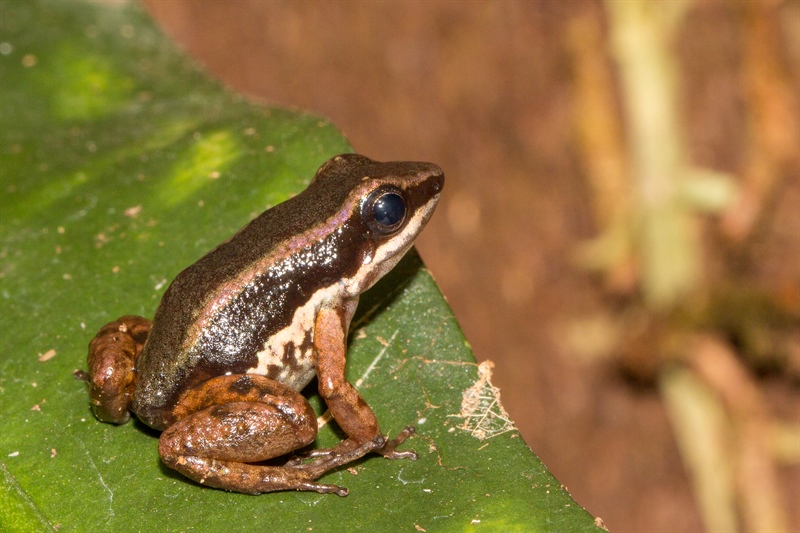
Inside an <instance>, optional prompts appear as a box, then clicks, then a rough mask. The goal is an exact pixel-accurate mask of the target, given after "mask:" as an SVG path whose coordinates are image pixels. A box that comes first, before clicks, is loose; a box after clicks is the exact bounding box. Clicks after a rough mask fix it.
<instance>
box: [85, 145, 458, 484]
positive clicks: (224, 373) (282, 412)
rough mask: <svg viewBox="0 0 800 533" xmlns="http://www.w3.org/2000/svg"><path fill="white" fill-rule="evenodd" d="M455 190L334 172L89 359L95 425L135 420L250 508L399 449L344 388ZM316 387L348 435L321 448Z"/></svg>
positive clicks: (335, 161) (353, 158)
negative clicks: (377, 311) (381, 292)
mask: <svg viewBox="0 0 800 533" xmlns="http://www.w3.org/2000/svg"><path fill="white" fill-rule="evenodd" d="M443 186H444V173H443V171H442V169H441V168H440V167H439V166H438V165H435V164H432V163H424V162H411V161H395V162H378V161H374V160H372V159H369V158H367V157H365V156H363V155H359V154H353V153H351V154H341V155H338V156H335V157H333V158H331V159H329V160H328V161H326V162H325V163H324V164H323V165H322V166H321V167H319V169H318V170H317V172H316V174H315V175H314V177H313V179H312V180H311V182H310V184H309V185H308V187H307V188H306V189H305V190H303V191H302V192H300V193H299V194H297V195H296V196H294V197H292V198H290V199H288V200H286V201H284V202H282V203H279V204H277V205H275V206H274V207H271V208H269V209H267V210H266V211H264V212H263V213H262V214H261V215H259V216H258V217H256V218H254V219H253V220H251V221H250V222H249V223H248V224H246V225H245V226H244V227H243V228H242V229H240V230H239V231H238V232H237V233H235V234H234V235H233V236H232V237H230V238H229V239H228V240H226V241H224V242H223V243H221V244H220V245H218V246H217V247H216V248H214V249H213V250H211V251H210V252H208V253H207V254H206V255H204V256H203V257H202V258H200V259H199V260H198V261H197V262H195V263H194V264H192V265H191V266H189V267H188V268H186V269H185V270H183V271H182V272H180V273H179V274H178V275H177V277H176V278H175V279H174V280H173V281H172V283H171V284H170V285H169V287H168V288H167V289H166V291H165V292H164V294H163V296H162V299H161V302H160V304H159V305H158V307H157V309H156V312H155V316H154V318H153V320H152V321H151V320H149V319H147V318H144V317H141V316H135V315H125V316H122V317H120V318H118V319H117V320H115V321H112V322H110V323H108V324H106V325H104V326H103V327H102V328H100V330H99V332H98V333H97V335H96V336H95V337H94V338H93V339H92V340H91V342H90V344H89V353H88V368H89V369H88V372H84V371H76V377H78V378H80V379H83V380H85V381H87V382H88V389H89V395H90V404H91V408H92V411H93V413H94V415H95V416H96V418H97V419H98V420H100V421H102V422H108V423H111V424H116V425H120V424H124V423H126V422H127V421H128V420H129V419H130V417H131V414H134V415H135V416H136V418H138V419H139V420H140V421H142V422H143V423H144V424H146V425H147V426H150V427H151V428H153V429H155V430H158V431H160V432H161V433H160V436H159V440H158V453H159V456H160V458H161V461H162V462H163V463H164V464H165V465H166V466H167V467H169V468H171V469H174V470H175V471H177V472H179V473H180V474H182V475H183V476H185V477H187V478H189V479H191V480H193V481H195V482H197V483H199V484H201V485H204V486H209V487H214V488H217V489H223V490H227V491H232V492H239V493H245V494H261V493H266V492H273V491H285V490H296V491H313V492H318V493H323V494H324V493H334V494H337V495H339V496H346V495H347V494H348V489H347V488H346V487H342V486H339V485H333V484H327V483H321V482H319V481H318V480H319V478H320V477H322V476H323V475H325V474H326V473H328V472H330V471H332V470H334V469H337V468H340V467H342V466H343V465H347V464H350V463H352V462H353V461H356V460H358V459H361V458H362V457H364V456H365V455H367V454H369V453H377V454H380V455H382V456H383V457H385V458H388V459H412V460H413V459H416V458H417V454H416V453H415V452H413V451H401V450H398V446H400V445H401V444H402V443H403V442H404V441H405V440H406V439H407V438H409V437H410V436H412V435H413V434H414V433H415V429H414V427H413V426H410V425H409V426H406V427H405V428H404V429H402V430H401V431H400V432H399V433H398V434H397V435H396V436H395V437H394V438H388V436H386V435H384V434H383V433H382V432H381V430H380V427H379V423H378V420H377V417H376V416H375V414H374V412H373V410H372V408H371V407H370V406H369V405H368V404H367V403H366V401H365V400H364V399H363V398H362V396H361V395H360V394H359V392H358V391H357V389H356V388H355V387H354V386H353V385H352V384H351V383H350V382H349V381H348V380H347V378H346V376H345V368H346V359H347V339H348V330H349V328H350V322H351V319H352V317H353V314H354V312H355V310H356V307H357V305H358V300H359V296H360V295H361V294H362V293H363V292H364V291H366V290H367V289H369V288H370V287H372V286H373V285H374V284H375V283H376V282H377V281H378V279H380V278H381V277H382V276H384V275H385V274H386V273H387V272H389V271H390V270H391V269H392V268H393V267H394V266H395V265H396V264H397V263H398V262H399V261H400V259H401V258H402V257H403V256H404V255H405V253H406V252H407V251H408V250H409V249H410V248H411V247H412V245H413V244H414V241H415V239H416V237H417V236H418V235H419V233H420V232H421V231H422V229H423V227H425V225H426V223H427V222H428V220H429V219H430V217H431V215H432V214H433V211H434V209H435V207H436V205H437V203H438V201H439V198H440V196H441V192H442V188H443ZM314 378H316V379H317V382H318V383H317V389H318V391H319V394H320V397H321V398H322V399H323V400H324V402H325V404H326V406H327V409H328V411H329V412H330V414H331V415H332V417H333V419H334V420H335V421H336V423H337V424H338V426H339V427H340V428H341V430H342V432H343V433H344V437H343V438H342V440H341V441H339V442H338V443H336V444H335V445H334V446H331V447H329V448H312V447H311V446H312V444H313V443H314V441H315V440H316V437H317V432H318V422H317V416H316V414H315V411H314V410H313V409H312V407H311V405H310V404H309V402H308V399H307V398H306V397H305V396H304V395H303V389H304V388H305V387H306V386H307V385H309V383H311V382H312V380H313V379H314Z"/></svg>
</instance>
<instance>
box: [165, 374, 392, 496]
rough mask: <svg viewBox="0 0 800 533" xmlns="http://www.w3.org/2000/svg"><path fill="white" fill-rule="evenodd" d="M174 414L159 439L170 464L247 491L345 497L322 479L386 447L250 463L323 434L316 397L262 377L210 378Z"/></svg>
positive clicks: (191, 475)
mask: <svg viewBox="0 0 800 533" xmlns="http://www.w3.org/2000/svg"><path fill="white" fill-rule="evenodd" d="M174 414H175V417H176V418H177V419H178V421H177V422H176V423H175V424H173V425H172V426H170V427H169V428H167V429H166V430H165V431H164V432H163V433H162V434H161V437H160V439H159V443H158V452H159V454H160V455H161V458H162V460H163V461H164V463H165V464H166V465H167V466H169V467H170V468H173V469H175V470H177V471H178V472H180V473H181V474H183V475H185V476H186V477H188V478H190V479H193V480H194V481H197V482H198V483H202V484H204V485H208V486H211V487H216V488H220V489H225V490H231V491H235V492H243V493H247V494H260V493H262V492H271V491H277V490H304V491H316V492H322V493H330V492H333V493H336V494H338V495H340V496H344V495H346V494H347V489H346V488H343V487H339V486H336V485H325V484H320V483H315V480H316V479H317V478H319V477H320V476H322V475H323V474H324V473H326V472H328V471H329V470H331V469H334V468H336V467H338V466H341V465H343V464H346V463H349V462H351V461H354V460H356V459H358V458H360V457H362V456H363V455H365V454H367V453H369V452H370V451H372V450H374V449H376V448H379V447H381V446H383V444H384V440H383V439H382V438H379V439H375V440H372V441H368V442H365V443H363V444H362V445H361V446H359V447H355V448H353V449H350V450H346V451H342V453H339V454H332V455H329V456H326V457H325V458H323V459H317V460H314V461H311V462H307V463H292V464H290V465H284V466H265V465H254V464H249V463H257V462H260V461H266V460H268V459H273V458H275V457H280V456H282V455H286V454H289V453H291V452H293V451H295V450H297V449H299V448H302V447H303V446H306V445H308V444H310V443H311V442H313V441H314V439H315V438H316V435H317V418H316V415H315V413H314V411H313V410H312V408H311V406H310V405H309V404H308V401H306V399H305V398H304V397H303V396H302V395H301V394H300V393H298V392H296V391H295V390H293V389H292V388H290V387H288V386H286V385H284V384H282V383H279V382H277V381H275V380H272V379H269V378H267V377H264V376H259V375H250V374H239V375H236V374H234V375H229V376H221V377H218V378H213V379H211V380H208V381H206V382H204V383H202V384H201V385H200V386H198V387H195V388H193V389H190V390H189V391H188V392H186V393H184V394H183V395H182V396H181V398H180V400H179V402H178V405H177V406H176V408H175V412H174Z"/></svg>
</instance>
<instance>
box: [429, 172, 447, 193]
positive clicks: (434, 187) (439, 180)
mask: <svg viewBox="0 0 800 533" xmlns="http://www.w3.org/2000/svg"><path fill="white" fill-rule="evenodd" d="M443 188H444V173H443V172H442V171H441V170H440V171H439V172H438V173H437V174H434V175H433V176H431V184H430V191H431V194H439V193H440V192H442V189H443Z"/></svg>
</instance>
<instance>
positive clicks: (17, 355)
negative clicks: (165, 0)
mask: <svg viewBox="0 0 800 533" xmlns="http://www.w3.org/2000/svg"><path fill="white" fill-rule="evenodd" d="M0 7H1V8H2V12H1V13H0V83H2V86H1V89H2V93H1V94H2V98H0V110H2V128H1V129H0V139H2V142H1V143H0V182H1V185H2V205H0V213H2V227H1V228H0V258H1V259H2V263H1V264H0V282H1V283H2V285H1V288H0V294H1V295H2V303H3V304H2V305H3V308H2V314H1V315H0V350H2V351H1V352H0V420H2V432H0V468H1V469H2V473H3V484H2V489H3V490H2V492H1V493H0V494H1V495H0V499H1V500H0V529H2V530H4V531H6V530H11V531H37V530H50V529H51V528H57V529H58V530H59V531H75V530H78V531H90V530H109V531H155V530H158V531H197V530H201V531H213V530H237V529H239V530H242V529H252V528H254V527H256V528H258V529H265V528H267V527H269V529H271V530H280V531H306V530H316V531H352V530H366V529H368V528H369V529H378V528H380V529H383V530H404V531H410V530H413V528H415V527H417V528H423V529H425V530H428V531H453V530H456V531H461V530H473V529H476V530H486V531H530V530H558V531H565V530H583V529H590V528H593V527H594V525H593V520H592V517H591V516H590V515H589V514H588V513H586V512H585V511H584V510H582V509H581V508H580V506H578V505H577V504H576V503H575V502H574V501H573V500H572V499H571V498H570V496H569V495H568V494H567V492H566V491H565V490H564V489H563V488H562V487H561V486H560V484H559V483H558V481H557V480H556V479H555V478H553V477H552V475H551V474H550V473H549V472H548V471H547V470H546V469H545V467H544V466H543V465H542V464H541V462H540V461H539V460H538V459H537V458H536V457H535V456H534V454H533V453H532V452H531V451H530V450H529V449H528V447H527V446H526V445H525V443H524V442H523V441H522V439H521V438H520V436H519V433H518V432H517V431H516V430H515V429H514V427H513V425H512V424H511V422H510V421H509V420H508V417H507V415H506V414H505V411H504V410H503V409H502V407H501V405H500V403H499V397H498V394H497V391H496V389H494V388H493V387H492V386H491V383H490V382H489V381H488V377H489V366H487V365H484V366H481V367H479V366H478V365H477V364H476V362H475V359H474V357H473V355H472V353H471V351H470V349H469V346H468V344H467V342H466V341H465V339H464V337H463V334H462V333H461V331H460V329H459V327H458V324H457V323H456V321H455V319H454V318H453V315H452V314H451V312H450V310H449V308H448V307H447V304H446V303H445V302H444V299H443V298H442V296H441V294H440V293H439V291H438V289H437V287H436V284H435V282H434V281H433V279H432V278H431V276H430V274H429V273H428V272H427V271H426V270H425V268H424V266H423V265H422V263H421V262H420V260H419V258H418V257H417V256H416V254H413V253H412V254H410V255H409V256H408V257H407V258H406V259H405V260H404V261H403V262H402V263H401V264H400V265H399V266H398V268H397V269H395V271H393V272H392V273H391V274H390V275H389V276H387V278H385V279H384V280H382V281H381V283H380V284H379V285H377V286H376V287H375V288H374V289H373V290H372V291H370V292H369V293H368V294H366V295H365V296H364V298H363V299H362V305H361V307H360V311H359V314H358V315H357V317H356V320H355V323H354V328H353V332H352V335H351V339H352V340H351V346H350V353H349V364H348V376H349V379H350V380H351V381H352V382H354V383H357V384H358V387H359V389H360V390H361V392H362V393H363V396H364V398H365V399H366V401H367V402H368V403H369V404H370V405H371V406H373V408H374V409H375V412H376V414H377V416H378V418H379V420H380V421H381V424H382V428H383V429H384V431H386V432H387V433H389V434H394V433H396V432H397V431H399V430H400V429H401V428H402V427H403V426H405V425H407V424H414V425H416V426H417V429H418V435H417V436H416V437H414V438H412V439H409V441H407V443H406V444H404V449H411V448H413V449H416V450H417V451H418V452H419V453H420V459H419V460H417V461H407V460H400V461H387V460H384V459H382V458H380V457H378V456H372V457H368V458H366V459H364V460H362V461H361V462H359V463H358V464H357V465H356V466H355V467H354V468H353V469H343V470H340V471H337V472H334V473H331V474H329V475H327V476H326V477H325V478H324V480H325V482H328V483H336V484H341V485H344V486H347V487H348V488H349V489H350V495H349V496H348V497H346V498H339V497H336V496H332V495H319V494H316V493H296V492H283V493H274V494H266V495H262V496H258V497H253V496H245V495H242V494H233V493H227V492H223V491H219V490H212V489H208V488H204V487H201V486H199V485H196V484H194V483H192V482H190V481H187V480H186V479H185V478H183V477H181V476H180V475H178V474H176V473H174V472H172V471H170V470H168V469H167V468H165V467H164V466H163V465H162V464H161V462H160V461H159V458H158V453H157V443H158V441H157V438H156V437H157V434H156V433H155V432H153V431H152V430H150V429H148V428H147V427H145V426H144V425H143V424H141V423H139V422H133V423H129V424H126V425H123V426H119V427H116V426H112V425H108V424H102V423H100V422H98V421H96V420H95V419H94V418H93V417H92V415H91V412H90V410H89V401H88V397H87V392H86V388H85V384H84V383H83V382H80V381H78V380H76V379H74V378H73V377H72V371H73V370H74V369H75V368H82V367H85V357H86V347H87V344H88V342H89V340H90V339H91V338H92V336H93V334H94V332H95V331H96V330H97V329H98V328H99V327H100V326H101V325H102V324H104V323H105V322H107V321H109V320H112V319H114V318H116V317H117V316H120V315H123V314H141V315H145V316H152V314H153V312H154V310H155V307H156V305H157V304H158V301H159V298H160V296H161V293H162V292H163V290H164V289H165V288H166V285H167V283H168V280H170V279H172V278H173V277H174V276H175V275H176V274H177V273H178V272H179V271H180V270H181V269H182V268H184V267H186V266H187V265H189V264H191V263H192V262H193V261H195V260H196V259H197V258H199V257H200V256H202V255H203V254H204V253H205V252H207V251H208V250H209V249H211V248H212V247H213V246H214V245H215V244H217V243H219V242H220V241H222V240H224V239H225V238H227V237H228V236H230V235H231V234H232V233H233V232H234V231H235V230H236V229H238V228H239V227H240V226H242V225H243V224H244V223H245V222H246V221H247V220H248V219H250V218H251V217H253V216H255V215H256V214H257V213H258V212H260V211H262V210H263V209H265V208H266V207H269V206H272V205H275V204H276V203H278V202H280V201H282V200H285V199H286V198H288V197H289V196H291V195H292V194H295V193H297V192H298V191H300V190H302V188H303V187H304V186H305V184H306V183H307V182H308V180H309V178H310V177H311V176H313V173H314V171H315V169H316V168H317V167H318V166H319V165H320V164H321V163H322V162H323V161H325V160H326V159H327V158H329V157H330V156H332V155H334V154H336V153H339V152H345V151H349V150H350V147H349V145H348V144H347V141H346V140H345V139H344V138H343V137H342V135H341V134H340V133H339V132H338V131H337V130H336V129H335V128H334V127H332V126H331V125H330V124H329V123H328V122H327V121H326V120H325V119H322V118H320V117H317V116H313V115H309V114H303V113H298V112H294V111H288V110H284V109H277V108H270V107H264V106H258V105H254V104H253V103H251V102H247V101H245V100H244V99H242V98H241V97H239V96H238V95H236V94H232V93H231V92H230V91H228V90H226V89H224V88H222V87H220V86H219V85H218V84H217V83H216V82H214V81H213V80H210V79H209V78H208V77H207V76H206V75H205V74H204V73H202V72H201V71H200V70H199V69H198V68H197V67H196V66H195V65H194V64H193V63H192V62H191V61H190V60H189V59H187V58H186V57H185V56H184V55H183V54H182V53H180V52H179V51H178V50H177V49H176V48H175V47H174V46H173V45H172V44H171V43H170V42H169V41H168V40H166V39H165V38H164V37H163V36H162V35H161V33H160V32H159V31H158V30H157V29H156V28H155V26H154V25H153V24H152V22H151V21H150V20H149V19H148V18H147V16H146V15H145V14H144V13H143V12H142V11H141V10H140V9H139V8H138V7H137V6H135V5H131V4H129V3H125V2H114V3H99V2H21V1H13V2H12V1H5V0H4V1H2V3H0ZM464 391H467V393H468V394H466V396H462V393H463V392H464ZM311 394H312V396H314V397H313V398H312V402H313V403H314V405H315V407H316V408H317V409H318V410H319V412H320V413H321V412H322V410H323V405H322V402H321V401H320V399H319V398H318V397H317V396H316V395H314V394H313V391H312V393H311ZM339 438H340V433H339V431H338V430H337V429H336V428H335V424H333V423H330V424H327V425H325V426H324V427H323V428H322V429H321V431H320V436H319V439H318V444H319V445H322V446H325V445H329V444H332V443H334V442H336V441H337V439H339ZM262 524H263V525H262Z"/></svg>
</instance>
